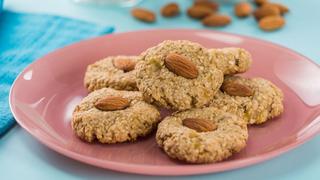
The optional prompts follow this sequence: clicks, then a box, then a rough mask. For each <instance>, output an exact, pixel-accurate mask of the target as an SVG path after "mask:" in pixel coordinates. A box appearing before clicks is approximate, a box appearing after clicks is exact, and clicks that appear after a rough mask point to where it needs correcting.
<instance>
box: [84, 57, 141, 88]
mask: <svg viewBox="0 0 320 180" xmlns="http://www.w3.org/2000/svg"><path fill="white" fill-rule="evenodd" d="M137 59H138V58H137V57H136V56H110V57H107V58H105V59H102V60H100V61H97V62H95V63H93V64H91V65H89V66H88V68H87V71H86V73H85V77H84V85H85V87H86V88H87V89H88V91H89V92H91V91H94V90H97V89H101V88H104V87H111V88H114V89H118V90H137V87H136V78H135V75H134V74H135V70H134V66H135V64H136V62H137Z"/></svg>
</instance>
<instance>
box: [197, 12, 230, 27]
mask: <svg viewBox="0 0 320 180" xmlns="http://www.w3.org/2000/svg"><path fill="white" fill-rule="evenodd" d="M230 22H231V17H230V16H227V15H219V14H212V15H210V16H208V17H206V18H204V19H203V20H202V24H203V25H205V26H226V25H228V24H230Z"/></svg>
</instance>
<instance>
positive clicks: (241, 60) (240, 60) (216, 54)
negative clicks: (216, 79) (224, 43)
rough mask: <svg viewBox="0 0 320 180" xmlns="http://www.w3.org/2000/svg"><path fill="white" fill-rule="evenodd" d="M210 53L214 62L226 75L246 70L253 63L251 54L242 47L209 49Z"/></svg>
mask: <svg viewBox="0 0 320 180" xmlns="http://www.w3.org/2000/svg"><path fill="white" fill-rule="evenodd" d="M209 53H210V56H211V58H212V60H213V62H214V64H215V65H216V66H217V68H218V69H220V70H221V71H223V73H224V74H225V75H231V74H237V73H243V72H246V71H247V70H248V69H249V68H250V66H251V63H252V59H251V54H250V53H249V52H248V51H246V50H244V49H242V48H233V47H230V48H221V49H209Z"/></svg>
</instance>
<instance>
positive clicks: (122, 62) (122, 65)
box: [113, 59, 136, 72]
mask: <svg viewBox="0 0 320 180" xmlns="http://www.w3.org/2000/svg"><path fill="white" fill-rule="evenodd" d="M113 65H114V66H115V67H116V68H117V69H120V70H123V71H124V72H129V71H132V70H133V69H134V67H135V66H136V62H135V61H133V60H131V59H115V60H113Z"/></svg>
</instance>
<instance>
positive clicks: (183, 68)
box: [164, 53, 198, 79]
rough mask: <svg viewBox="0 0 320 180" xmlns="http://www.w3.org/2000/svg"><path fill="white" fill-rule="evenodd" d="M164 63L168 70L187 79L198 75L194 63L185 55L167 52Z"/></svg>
mask: <svg viewBox="0 0 320 180" xmlns="http://www.w3.org/2000/svg"><path fill="white" fill-rule="evenodd" d="M164 64H165V66H166V67H167V68H168V69H169V71H171V72H173V73H175V74H176V75H178V76H182V77H185V78H187V79H194V78H197V77H198V69H197V67H196V65H195V64H194V63H193V62H192V61H190V60H189V59H188V58H187V57H185V56H182V55H179V54H176V53H171V54H168V55H167V57H166V59H165V61H164Z"/></svg>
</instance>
